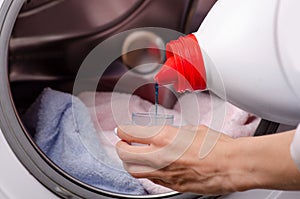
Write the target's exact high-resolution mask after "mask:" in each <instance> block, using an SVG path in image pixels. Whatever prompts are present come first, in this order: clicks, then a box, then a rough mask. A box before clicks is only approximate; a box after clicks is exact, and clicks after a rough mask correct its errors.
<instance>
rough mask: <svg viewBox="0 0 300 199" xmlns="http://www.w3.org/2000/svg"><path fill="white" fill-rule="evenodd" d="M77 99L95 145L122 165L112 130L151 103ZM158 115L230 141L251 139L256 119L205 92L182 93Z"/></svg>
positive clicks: (118, 97)
mask: <svg viewBox="0 0 300 199" xmlns="http://www.w3.org/2000/svg"><path fill="white" fill-rule="evenodd" d="M78 97H79V98H80V99H81V100H82V101H83V102H84V103H85V105H86V106H87V107H88V109H89V111H90V113H91V116H92V120H93V122H94V125H95V127H96V129H97V130H98V131H99V134H100V141H99V142H100V143H101V145H102V146H104V148H105V150H106V152H107V153H108V154H110V157H111V158H112V160H114V161H115V162H116V164H118V165H119V166H122V162H121V160H120V159H119V157H118V155H117V153H116V150H115V144H116V143H117V142H118V140H119V138H118V137H117V136H116V135H115V134H114V133H113V131H114V128H116V127H117V126H118V125H123V124H130V121H131V113H132V112H154V110H155V106H154V104H152V103H150V102H148V101H146V100H143V99H141V98H140V97H138V96H135V95H130V94H124V93H108V92H98V93H95V92H84V93H81V94H80V95H79V96H78ZM158 112H159V113H162V112H163V113H166V114H173V115H174V125H175V126H180V125H200V124H204V125H207V126H210V127H212V128H213V127H215V130H218V131H220V132H223V133H225V134H227V135H229V136H231V137H234V138H236V137H242V136H252V135H253V133H254V131H255V129H256V127H257V125H258V122H259V118H257V117H255V116H254V115H251V114H249V113H247V112H245V111H243V110H241V109H239V108H237V107H235V106H233V105H231V104H229V103H228V102H224V101H222V100H221V99H219V98H217V97H216V96H213V95H208V94H206V93H187V94H184V95H182V96H181V97H179V99H178V101H177V103H176V104H175V106H174V108H173V109H166V108H164V107H162V106H159V108H158ZM215 121H218V122H215ZM140 182H141V183H142V184H143V186H144V187H145V189H146V190H147V191H148V192H149V194H159V193H166V192H170V191H172V190H170V189H168V188H165V187H162V186H160V185H156V184H154V183H152V182H151V181H149V180H147V179H140Z"/></svg>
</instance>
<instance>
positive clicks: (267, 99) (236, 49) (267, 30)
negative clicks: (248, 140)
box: [155, 0, 300, 125]
mask: <svg viewBox="0 0 300 199" xmlns="http://www.w3.org/2000/svg"><path fill="white" fill-rule="evenodd" d="M299 10H300V1H299V0H219V1H218V2H217V3H216V4H215V6H214V7H213V8H212V9H211V11H210V12H209V14H208V15H207V17H206V18H205V20H204V22H203V23H202V25H201V26H200V28H199V30H198V31H197V32H196V33H194V34H191V35H188V36H186V37H182V38H179V39H178V40H175V41H171V42H170V43H168V44H167V61H166V63H165V65H164V66H163V67H162V69H161V70H160V71H159V72H158V74H157V75H156V77H155V79H156V81H157V82H158V83H159V84H168V83H173V84H174V86H175V88H176V89H177V90H178V91H184V90H206V89H208V90H211V91H212V92H214V93H215V94H217V95H218V96H220V97H221V98H224V99H225V100H227V101H229V102H231V103H232V104H235V105H236V106H238V107H240V108H242V109H244V110H246V111H248V112H251V113H254V114H256V115H258V116H260V117H263V118H264V119H268V120H271V121H276V122H279V123H283V124H288V125H296V124H298V123H300V24H299V20H300V12H299Z"/></svg>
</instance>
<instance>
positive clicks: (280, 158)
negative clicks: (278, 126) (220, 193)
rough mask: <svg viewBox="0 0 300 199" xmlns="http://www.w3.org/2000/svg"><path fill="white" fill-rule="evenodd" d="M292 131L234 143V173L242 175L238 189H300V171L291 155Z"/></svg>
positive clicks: (242, 139)
mask: <svg viewBox="0 0 300 199" xmlns="http://www.w3.org/2000/svg"><path fill="white" fill-rule="evenodd" d="M293 136H294V131H289V132H285V133H280V134H274V135H268V136H261V137H249V138H240V139H237V140H236V143H237V145H236V147H237V149H236V150H237V151H240V153H237V154H236V164H237V165H238V168H236V170H237V171H238V172H239V171H240V172H241V173H243V172H244V176H243V179H238V177H236V178H237V179H233V181H236V180H239V181H240V182H242V183H241V184H240V185H237V186H239V188H238V189H239V190H246V189H253V188H263V189H281V190H300V172H299V170H298V169H297V167H296V165H295V163H294V162H293V160H292V158H291V155H290V144H291V142H292V139H293ZM236 176H238V175H236Z"/></svg>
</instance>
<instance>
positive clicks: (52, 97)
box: [0, 0, 215, 198]
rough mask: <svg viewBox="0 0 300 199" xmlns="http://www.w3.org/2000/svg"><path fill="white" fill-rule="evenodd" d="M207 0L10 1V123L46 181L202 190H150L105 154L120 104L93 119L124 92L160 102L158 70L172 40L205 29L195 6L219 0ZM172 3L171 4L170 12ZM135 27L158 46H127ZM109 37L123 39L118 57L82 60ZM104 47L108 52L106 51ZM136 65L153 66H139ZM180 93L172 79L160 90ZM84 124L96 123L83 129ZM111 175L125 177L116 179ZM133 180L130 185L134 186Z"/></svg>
mask: <svg viewBox="0 0 300 199" xmlns="http://www.w3.org/2000/svg"><path fill="white" fill-rule="evenodd" d="M208 2H209V3H203V2H202V1H185V0H176V2H174V0H172V2H170V1H159V0H155V1H153V0H152V1H150V0H149V1H148V0H146V1H142V0H129V1H126V2H125V1H124V2H123V1H104V0H103V1H102V0H100V1H99V0H88V3H87V2H86V1H80V0H69V1H63V0H55V1H49V0H39V1H35V0H31V1H24V0H18V1H10V0H7V1H5V2H4V9H3V10H5V14H2V15H1V20H3V22H2V21H1V23H3V25H2V26H1V27H2V28H1V37H2V38H1V43H0V45H1V49H4V52H5V53H3V54H2V55H1V71H2V72H1V78H0V79H1V80H0V81H1V84H0V85H1V91H2V92H1V93H0V96H1V100H0V101H1V108H2V112H1V124H2V127H1V129H2V131H3V133H4V135H5V137H6V139H7V141H8V142H9V144H10V146H11V148H12V149H13V151H14V153H15V154H16V155H17V156H18V158H19V159H20V161H21V162H22V163H23V164H24V166H25V167H26V168H27V169H28V170H29V171H30V173H32V175H33V176H34V177H35V178H36V179H37V180H38V181H40V182H41V183H42V184H44V185H45V186H46V187H47V188H48V189H49V190H51V191H52V192H54V193H56V194H57V195H59V196H60V197H64V198H71V197H72V198H98V197H99V195H101V198H111V197H115V198H161V197H172V198H182V197H184V198H195V197H199V196H196V195H193V194H184V195H182V194H179V193H177V192H174V191H172V190H168V191H165V192H160V193H159V192H157V193H156V194H149V192H148V191H145V189H142V187H143V186H142V185H143V183H142V182H140V181H138V180H137V179H134V178H132V177H131V176H130V175H129V174H127V173H126V172H125V171H124V170H122V168H120V167H118V165H117V166H116V164H115V163H114V162H113V161H103V159H105V157H107V156H109V155H111V154H109V153H110V150H111V148H107V149H103V147H102V148H101V145H99V143H97V142H96V140H97V139H99V137H97V136H98V135H97V132H99V131H100V132H109V131H112V122H115V123H116V121H115V120H116V119H115V118H118V114H119V112H115V113H114V110H112V111H110V112H106V113H105V115H101V117H102V118H104V120H105V119H107V120H106V124H103V123H100V125H99V126H100V127H99V128H98V129H97V127H96V128H94V125H93V121H94V119H97V116H96V117H95V118H93V117H92V116H90V115H92V112H93V111H95V110H96V111H97V110H98V109H97V108H99V107H100V110H106V109H104V108H107V107H109V106H108V105H110V103H111V101H114V100H115V102H114V103H115V104H116V105H117V104H118V103H119V102H120V101H118V100H120V99H124V100H125V101H122V103H124V102H126V103H128V104H127V105H128V106H129V104H130V103H131V102H132V100H139V101H143V103H146V102H145V101H147V103H149V102H150V103H153V101H154V99H155V97H154V93H155V92H154V86H153V85H154V82H153V78H152V77H153V74H155V71H156V70H157V69H158V68H159V66H160V64H161V63H162V62H163V61H164V57H163V53H164V52H163V49H162V48H163V46H164V44H165V43H166V42H168V41H170V40H172V39H176V38H178V36H180V35H183V32H184V33H189V32H191V31H194V30H196V29H197V27H198V26H199V25H200V23H201V21H199V20H197V21H196V22H195V19H194V16H199V15H201V16H202V15H203V12H205V13H207V12H208V11H209V8H210V7H211V6H212V5H213V4H214V3H215V1H208ZM200 4H203V6H200ZM195 8H196V9H195ZM157 9H158V10H159V11H160V12H157ZM166 9H170V10H172V12H170V13H168V12H164V10H166ZM153 10H155V11H156V12H155V14H154V13H153ZM203 18H204V17H203ZM144 27H148V28H144ZM132 35H134V36H135V37H134V39H133V40H137V39H141V40H147V39H148V40H149V41H148V40H147V41H148V42H145V43H144V44H143V48H146V49H150V51H147V50H146V51H144V50H143V49H142V48H141V49H134V50H132V49H130V47H128V46H130V45H131V46H134V43H130V42H129V44H128V41H130V38H131V37H132ZM110 38H113V39H110ZM107 40H108V41H109V42H107V43H105V41H107ZM126 41H127V43H126ZM157 41H158V42H157ZM103 43H104V44H103ZM102 44H103V45H102ZM99 45H100V47H99ZM101 45H102V46H101ZM105 45H107V46H105ZM153 45H154V46H153ZM103 46H104V47H108V46H110V48H111V49H117V52H116V55H115V58H114V59H112V60H109V61H107V63H108V64H105V65H101V64H98V65H97V67H98V69H97V71H96V72H95V73H94V72H90V71H91V70H89V73H88V74H86V73H85V70H84V69H82V68H84V67H88V66H85V63H89V62H88V60H87V57H89V55H91V54H92V52H95V51H93V50H95V49H101V48H104V47H103ZM124 46H125V47H124ZM98 47H99V48H98ZM124 49H125V51H126V52H125V53H124V52H123V51H122V50H124ZM129 51H130V52H129ZM99 52H100V53H102V55H101V56H103V53H105V52H103V51H99ZM108 52H110V51H109V50H108ZM147 53H149V54H147ZM2 56H3V57H2ZM137 56H138V57H145V60H147V61H146V62H142V64H140V62H139V60H138V61H136V60H134V57H137ZM103 57H104V58H105V57H109V56H108V55H107V56H105V55H104V56H103ZM132 57H133V59H132ZM100 62H101V60H100ZM148 62H149V63H148ZM153 62H155V63H154V64H155V65H154V64H153ZM105 63H106V62H105ZM137 65H145V67H146V68H141V69H139V66H137ZM149 65H151V67H152V68H151V67H150V66H149ZM82 66H83V67H82ZM149 68H150V69H149ZM92 71H93V70H92ZM81 75H82V76H81ZM137 82H138V83H137ZM133 95H134V96H136V98H134V99H133V98H132V96H133ZM177 97H178V96H177V95H176V93H175V92H174V91H173V90H172V88H169V87H163V88H161V90H160V99H159V100H160V104H161V106H162V107H163V108H171V107H173V106H174V104H175V103H176V101H177ZM104 98H106V99H107V100H110V101H109V103H107V102H106V104H103V103H104V102H103V100H100V101H101V103H100V104H97V105H98V107H94V109H91V107H89V103H90V101H89V100H90V99H93V100H92V102H93V103H97V102H98V101H97V99H104ZM93 105H95V104H93ZM74 107H75V108H74ZM119 107H120V106H119ZM98 111H99V110H98ZM117 111H118V110H117ZM100 112H101V111H100ZM108 113H109V114H110V115H108ZM89 117H91V118H90V119H88V120H87V119H86V118H89ZM99 117H100V116H99ZM74 120H75V121H76V122H75V123H74ZM78 121H80V122H78ZM81 121H84V122H81ZM116 124H117V123H116ZM84 128H86V129H88V133H82V134H80V132H83V130H82V129H84ZM78 132H79V133H78ZM72 133H73V134H72ZM95 136H96V137H95ZM108 137H109V136H108ZM105 138H107V137H105ZM101 144H107V142H106V143H101ZM99 151H101V153H99ZM104 154H106V155H104ZM87 156H88V157H87ZM80 159H82V160H83V161H81V162H80ZM95 160H96V161H95ZM80 163H82V164H80ZM118 164H119V163H118ZM99 168H102V169H99ZM101 175H102V178H101ZM91 176H92V177H91ZM111 176H112V178H113V177H114V178H117V177H120V178H119V179H122V180H124V181H123V182H122V181H121V180H120V181H119V182H115V183H111V182H109V178H110V177H111ZM99 179H102V180H103V181H102V182H101V180H99ZM97 180H98V182H97ZM105 180H106V181H105ZM99 181H100V182H99ZM122 183H123V184H122ZM124 184H129V185H131V186H129V187H127V188H126V187H125V186H123V185H124ZM116 185H117V187H116Z"/></svg>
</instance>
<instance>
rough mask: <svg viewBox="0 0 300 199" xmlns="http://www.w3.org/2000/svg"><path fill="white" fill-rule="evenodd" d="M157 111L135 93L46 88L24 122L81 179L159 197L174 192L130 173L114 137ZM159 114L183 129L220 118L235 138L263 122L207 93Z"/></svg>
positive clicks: (59, 162) (248, 133) (62, 165)
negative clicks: (136, 117) (141, 115)
mask: <svg viewBox="0 0 300 199" xmlns="http://www.w3.org/2000/svg"><path fill="white" fill-rule="evenodd" d="M154 108H155V107H154V105H153V104H152V103H150V102H148V101H146V100H143V99H141V98H140V97H138V96H135V95H129V94H124V93H108V92H84V93H81V94H80V95H78V96H77V97H76V96H72V95H70V94H67V93H62V92H59V91H55V90H52V89H50V88H46V89H44V91H43V92H42V93H41V94H40V96H39V97H38V98H37V99H36V101H35V102H34V103H33V104H32V105H31V107H30V108H29V109H28V110H27V111H26V113H25V115H24V116H23V122H24V124H25V125H26V128H27V129H28V130H29V131H30V132H31V133H32V135H33V136H34V139H35V141H36V143H37V145H38V146H39V147H40V149H41V150H42V151H43V152H44V153H45V154H46V155H47V157H48V158H49V159H51V160H52V161H53V162H54V163H55V164H57V166H59V167H60V168H62V169H63V170H64V171H65V172H67V173H69V174H70V175H71V176H73V177H75V178H77V179H78V180H80V181H82V182H84V183H87V184H89V185H92V186H95V187H97V188H100V189H103V190H106V191H112V192H116V193H122V194H132V195H146V194H159V193H166V192H170V191H172V190H170V189H168V188H165V187H162V186H160V185H156V184H154V183H152V182H151V181H150V180H148V179H135V178H133V177H132V176H131V175H129V174H128V173H127V172H126V171H125V170H124V168H123V166H122V162H121V160H120V159H119V158H118V155H117V153H116V150H115V144H116V142H118V140H119V138H118V137H117V136H116V135H115V134H114V133H113V131H114V128H115V127H117V125H120V124H129V123H130V121H131V113H132V112H149V111H153V110H154ZM158 110H159V112H160V113H162V112H163V113H167V114H173V115H174V118H175V120H174V125H178V126H179V125H199V124H205V125H208V126H210V124H213V125H214V123H213V121H214V120H216V119H217V120H220V122H217V123H218V124H217V125H215V126H216V127H220V129H218V130H219V131H221V132H223V133H225V134H227V135H229V136H232V137H240V136H251V135H253V133H254V131H255V129H256V127H257V125H258V122H259V118H257V117H255V116H253V115H251V114H249V113H247V112H244V111H242V110H241V109H238V108H236V107H234V106H232V105H231V104H229V103H223V102H222V101H221V100H220V99H218V98H217V97H212V96H210V95H207V94H203V93H198V94H192V93H190V94H184V95H183V96H181V97H180V98H179V99H178V102H177V103H176V104H175V106H174V108H173V109H166V108H164V107H162V106H159V109H158ZM214 113H215V114H214ZM219 115H222V119H219Z"/></svg>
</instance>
